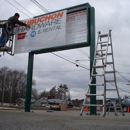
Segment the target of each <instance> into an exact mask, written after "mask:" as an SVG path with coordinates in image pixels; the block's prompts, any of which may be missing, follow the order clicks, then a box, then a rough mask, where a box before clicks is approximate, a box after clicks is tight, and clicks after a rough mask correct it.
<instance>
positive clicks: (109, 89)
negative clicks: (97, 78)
mask: <svg viewBox="0 0 130 130" xmlns="http://www.w3.org/2000/svg"><path fill="white" fill-rule="evenodd" d="M113 90H115V91H116V89H106V91H113Z"/></svg>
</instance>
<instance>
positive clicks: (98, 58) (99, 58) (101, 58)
mask: <svg viewBox="0 0 130 130" xmlns="http://www.w3.org/2000/svg"><path fill="white" fill-rule="evenodd" d="M103 59H105V57H97V58H95V60H103Z"/></svg>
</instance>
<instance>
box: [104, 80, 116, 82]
mask: <svg viewBox="0 0 130 130" xmlns="http://www.w3.org/2000/svg"><path fill="white" fill-rule="evenodd" d="M106 82H115V80H106Z"/></svg>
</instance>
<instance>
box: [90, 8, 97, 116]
mask: <svg viewBox="0 0 130 130" xmlns="http://www.w3.org/2000/svg"><path fill="white" fill-rule="evenodd" d="M89 19H90V21H89V30H90V31H89V43H90V75H91V72H92V66H93V61H94V53H95V9H94V8H93V7H91V8H89ZM95 73H96V69H95V70H94V74H95ZM91 84H96V78H93V80H92V83H91ZM90 94H96V85H95V86H92V87H90ZM90 104H96V96H91V97H90ZM90 115H97V113H96V107H95V106H90Z"/></svg>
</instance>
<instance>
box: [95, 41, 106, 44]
mask: <svg viewBox="0 0 130 130" xmlns="http://www.w3.org/2000/svg"><path fill="white" fill-rule="evenodd" d="M102 43H107V41H100V42H98V43H97V44H102Z"/></svg>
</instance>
